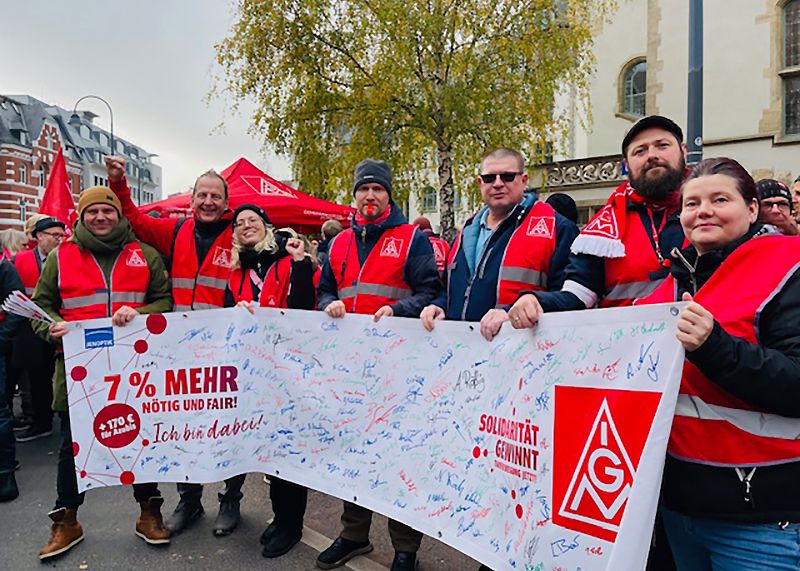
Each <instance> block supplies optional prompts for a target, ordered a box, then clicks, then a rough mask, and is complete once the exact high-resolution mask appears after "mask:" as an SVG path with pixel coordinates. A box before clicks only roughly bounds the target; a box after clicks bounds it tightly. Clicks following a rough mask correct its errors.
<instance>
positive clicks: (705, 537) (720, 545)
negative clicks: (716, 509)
mask: <svg viewBox="0 0 800 571" xmlns="http://www.w3.org/2000/svg"><path fill="white" fill-rule="evenodd" d="M661 513H662V516H663V519H664V527H665V528H666V530H667V537H668V538H669V544H670V547H671V548H672V554H673V555H674V557H675V564H676V565H677V567H678V571H741V570H747V571H761V570H763V571H774V570H777V569H786V570H787V571H789V570H791V571H796V570H797V569H800V523H790V524H788V525H787V524H782V525H779V524H778V523H777V522H776V523H737V522H729V521H725V520H719V519H703V518H697V517H691V516H685V515H681V514H679V513H677V512H673V511H670V510H668V509H664V508H663V507H662V508H661Z"/></svg>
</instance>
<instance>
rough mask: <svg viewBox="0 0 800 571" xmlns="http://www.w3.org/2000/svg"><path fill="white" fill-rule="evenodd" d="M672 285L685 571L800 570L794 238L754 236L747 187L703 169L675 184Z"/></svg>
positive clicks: (742, 175)
mask: <svg viewBox="0 0 800 571" xmlns="http://www.w3.org/2000/svg"><path fill="white" fill-rule="evenodd" d="M681 202H682V210H681V214H680V221H681V225H682V226H683V229H684V232H685V234H686V237H687V239H688V241H689V243H690V245H689V246H688V247H686V248H684V249H683V250H678V249H677V248H675V249H674V250H673V256H672V265H671V276H670V277H669V278H668V279H667V280H666V281H665V282H664V283H663V284H662V285H661V286H660V287H659V288H658V289H657V290H656V291H655V292H653V294H651V295H650V296H648V297H647V298H645V299H643V300H640V302H639V303H660V302H673V301H678V300H682V301H685V302H688V304H687V306H686V307H685V309H684V310H683V311H682V313H681V314H680V316H679V319H678V323H677V328H678V339H679V340H680V342H681V344H682V345H683V347H684V349H685V350H686V363H685V366H684V370H683V376H682V379H681V387H680V394H679V395H678V403H677V406H676V410H675V418H674V421H673V425H672V432H671V434H670V440H669V446H668V455H667V459H666V465H665V469H664V482H663V485H662V498H661V499H662V515H663V519H664V524H665V527H666V530H667V536H668V537H669V542H670V545H671V548H672V551H673V554H674V556H675V561H676V564H677V566H678V569H680V570H691V571H696V570H718V569H719V570H722V569H724V570H728V569H731V570H733V569H737V570H740V569H748V570H752V569H771V570H772V569H798V565H800V486H798V485H797V484H798V482H799V481H800V269H799V268H800V238H796V237H788V236H781V235H777V234H774V233H773V232H772V231H771V230H767V228H766V227H763V226H761V225H760V224H758V223H757V217H758V201H757V199H756V188H755V183H754V182H753V179H752V177H751V176H750V175H749V174H748V173H747V171H746V170H745V169H744V168H743V167H742V166H741V165H740V164H739V163H737V162H736V161H734V160H732V159H727V158H716V159H707V160H704V161H702V162H701V163H699V164H698V165H697V166H696V167H695V168H694V170H693V171H692V173H691V174H690V175H689V176H688V177H687V179H686V181H685V182H684V184H683V188H682V195H681Z"/></svg>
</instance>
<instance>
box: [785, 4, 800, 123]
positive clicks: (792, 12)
mask: <svg viewBox="0 0 800 571" xmlns="http://www.w3.org/2000/svg"><path fill="white" fill-rule="evenodd" d="M780 75H781V78H782V79H783V131H784V133H785V134H787V135H800V0H791V1H790V2H787V3H786V4H784V6H783V69H782V70H781V74H780Z"/></svg>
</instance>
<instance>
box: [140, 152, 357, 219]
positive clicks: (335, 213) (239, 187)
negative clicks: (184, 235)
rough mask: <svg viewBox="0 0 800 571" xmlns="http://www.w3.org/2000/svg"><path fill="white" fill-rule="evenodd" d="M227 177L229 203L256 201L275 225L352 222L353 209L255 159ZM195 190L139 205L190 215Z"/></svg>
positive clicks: (237, 166)
mask: <svg viewBox="0 0 800 571" xmlns="http://www.w3.org/2000/svg"><path fill="white" fill-rule="evenodd" d="M220 174H221V175H222V177H223V178H224V179H225V180H226V181H228V206H229V207H230V208H231V210H233V209H235V208H236V207H237V206H240V205H242V204H247V203H250V204H257V205H258V206H260V207H261V208H263V209H264V210H265V211H266V213H267V215H268V216H269V218H270V220H271V221H272V224H273V225H274V226H275V227H276V228H283V227H286V226H290V227H292V228H294V229H295V230H297V231H298V232H300V233H301V234H312V233H317V232H319V230H320V226H322V223H323V222H325V221H326V220H331V219H333V220H338V221H340V222H341V223H342V225H343V226H345V227H347V226H349V225H350V216H351V214H352V213H353V211H354V209H353V208H351V207H350V206H343V205H341V204H334V203H332V202H328V201H327V200H322V199H321V198H316V197H314V196H310V195H308V194H304V193H302V192H300V191H299V190H296V189H294V188H292V187H291V186H288V185H286V184H283V183H282V182H280V181H279V180H275V179H274V178H272V177H271V176H269V175H268V174H266V173H265V172H263V171H262V170H261V169H259V168H258V167H256V166H255V165H254V164H253V163H251V162H250V161H248V160H247V159H245V158H241V159H239V160H238V161H236V162H235V163H233V164H232V165H231V166H229V167H228V168H226V169H225V170H224V171H222V172H221V173H220ZM191 197H192V194H191V193H190V192H185V193H182V194H175V195H172V196H170V197H168V198H165V199H164V200H160V201H158V202H153V203H152V204H145V205H144V206H141V207H140V208H139V210H140V211H142V212H144V213H145V214H146V213H148V212H153V211H155V212H158V213H159V214H161V215H162V216H167V217H183V216H189V215H191V208H190V206H189V202H190V200H191Z"/></svg>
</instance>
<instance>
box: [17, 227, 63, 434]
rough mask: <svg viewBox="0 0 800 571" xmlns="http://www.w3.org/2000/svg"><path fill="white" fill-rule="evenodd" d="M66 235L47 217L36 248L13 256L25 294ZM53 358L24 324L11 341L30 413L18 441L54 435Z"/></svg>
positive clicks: (37, 234) (38, 232)
mask: <svg viewBox="0 0 800 571" xmlns="http://www.w3.org/2000/svg"><path fill="white" fill-rule="evenodd" d="M66 236H67V234H66V224H64V223H63V222H62V221H61V220H59V219H58V218H54V217H52V216H47V217H44V218H40V219H39V220H37V222H36V223H35V224H34V226H33V228H32V229H31V238H32V239H33V240H34V242H35V243H36V245H35V246H34V247H33V248H31V249H30V250H23V251H22V252H20V253H19V254H17V255H16V256H14V266H15V267H16V268H17V272H19V277H20V279H22V284H23V285H24V286H25V294H26V295H28V296H32V295H33V292H34V291H35V289H36V284H37V283H38V282H39V275H40V274H41V271H42V266H43V265H44V261H45V260H46V259H47V256H48V254H50V252H52V251H53V250H54V249H55V248H56V247H58V245H59V244H60V243H61V241H62V240H63V239H64V238H66ZM54 356H55V353H54V349H53V346H52V345H51V344H50V343H47V342H46V341H44V340H43V339H41V338H40V337H38V336H37V335H35V334H34V333H33V330H32V329H31V327H30V324H29V323H27V322H26V323H24V324H23V325H22V327H21V328H20V330H19V332H18V334H17V336H16V338H15V339H14V341H13V342H12V355H11V360H12V362H13V363H14V365H15V368H17V369H18V370H19V371H20V373H24V374H25V375H27V382H28V387H29V391H30V401H31V411H30V424H29V426H27V427H26V428H25V429H23V430H22V431H20V432H18V433H17V435H16V438H17V442H28V441H31V440H35V439H37V438H42V437H45V436H50V434H52V433H53V410H52V408H51V403H52V401H53V370H54V367H55V361H54Z"/></svg>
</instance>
